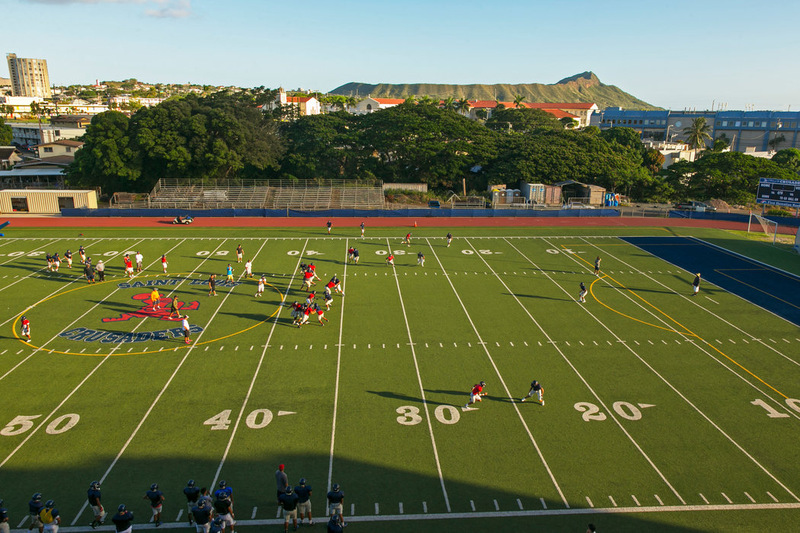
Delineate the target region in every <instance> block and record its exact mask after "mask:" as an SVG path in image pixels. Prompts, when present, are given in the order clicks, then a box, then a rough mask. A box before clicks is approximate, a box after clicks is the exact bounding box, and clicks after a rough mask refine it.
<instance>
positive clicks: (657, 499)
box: [653, 494, 664, 506]
mask: <svg viewBox="0 0 800 533" xmlns="http://www.w3.org/2000/svg"><path fill="white" fill-rule="evenodd" d="M653 496H655V497H656V501H657V502H658V505H661V506H663V505H664V502H662V501H661V498H659V497H658V494H653Z"/></svg>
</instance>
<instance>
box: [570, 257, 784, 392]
mask: <svg viewBox="0 0 800 533" xmlns="http://www.w3.org/2000/svg"><path fill="white" fill-rule="evenodd" d="M564 246H565V245H562V247H564ZM578 259H580V260H581V261H583V262H584V263H586V264H587V265H590V266H591V263H589V262H588V261H586V260H585V259H583V258H582V257H580V256H578ZM602 278H608V279H610V280H612V281H613V282H614V283H616V284H617V285H618V286H619V287H621V288H624V289H625V290H627V291H628V292H629V293H631V294H632V295H634V296H635V297H637V298H639V300H641V301H642V302H644V303H646V304H647V305H649V306H650V307H652V308H653V309H654V310H656V311H657V312H659V313H661V314H662V315H664V316H665V317H666V318H668V319H669V320H671V321H672V322H674V323H675V324H677V325H678V326H680V327H681V328H683V329H684V330H685V333H682V332H680V331H677V330H674V329H670V328H665V327H662V326H658V325H655V324H650V323H649V322H644V321H643V320H639V319H637V318H633V317H632V316H629V315H626V314H625V313H622V312H620V311H617V310H616V309H614V308H612V307H609V306H608V305H606V304H604V303H603V302H602V301H600V300H599V299H598V298H597V296H595V294H594V291H593V290H592V287H593V286H594V284H595V283H597V282H598V281H600V280H601V279H602ZM589 292H591V293H592V296H593V297H594V299H595V300H597V302H598V303H599V304H600V305H602V306H603V307H605V308H606V309H608V310H609V311H612V312H614V313H617V314H618V315H621V316H624V317H625V318H629V319H631V320H633V321H635V322H639V323H640V324H645V325H648V326H652V327H654V328H657V329H662V330H664V331H671V332H673V333H677V334H678V335H685V336H687V337H694V338H696V339H697V340H699V341H700V342H702V343H703V344H705V345H706V346H708V347H709V348H711V349H712V350H714V351H715V352H717V353H718V354H720V355H721V356H722V357H724V358H725V359H727V360H728V361H730V362H731V363H733V364H734V365H736V366H738V367H739V368H740V369H742V370H743V371H745V372H747V373H748V374H750V375H751V376H752V377H753V378H755V379H757V380H758V381H760V382H761V383H762V384H764V385H765V386H766V387H769V388H770V389H772V390H773V391H774V392H775V393H777V394H778V395H780V396H782V397H783V398H784V399H788V398H789V397H788V396H787V395H785V394H784V393H782V392H781V391H779V390H778V389H776V388H775V387H773V386H772V385H770V384H769V383H767V382H766V381H764V380H763V379H761V378H760V377H758V376H757V375H756V374H754V373H753V372H751V371H750V370H748V369H747V368H745V367H744V366H742V365H741V364H740V363H738V362H737V361H736V360H734V359H733V358H732V357H730V356H729V355H727V354H726V353H725V352H723V351H722V350H720V349H719V348H717V347H716V346H714V345H713V344H711V343H710V342H708V341H707V340H705V339H704V338H702V337H701V336H699V335H698V334H696V333H694V332H693V331H692V330H690V329H689V328H687V327H686V326H684V325H683V324H681V323H680V322H678V321H677V320H675V319H674V318H672V317H671V316H669V315H668V314H667V313H665V312H664V311H662V310H661V309H659V308H658V307H656V306H655V305H653V304H651V303H650V302H648V301H647V300H645V299H644V298H642V297H641V296H640V295H639V294H637V293H635V292H633V291H632V290H631V289H628V288H626V287H625V286H624V285H622V284H621V283H620V282H618V281H617V280H615V279H614V278H612V277H611V276H608V275H606V274H603V275H602V276H601V277H599V278H597V279H595V280H594V281H593V282H592V283H590V284H589Z"/></svg>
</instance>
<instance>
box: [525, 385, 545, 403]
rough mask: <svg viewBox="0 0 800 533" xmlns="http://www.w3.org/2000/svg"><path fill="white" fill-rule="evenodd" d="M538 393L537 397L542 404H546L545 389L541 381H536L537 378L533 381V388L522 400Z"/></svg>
mask: <svg viewBox="0 0 800 533" xmlns="http://www.w3.org/2000/svg"><path fill="white" fill-rule="evenodd" d="M534 394H536V399H537V400H538V401H539V403H540V404H542V405H544V389H543V388H542V385H541V383H539V382H538V381H536V380H535V379H534V380H533V381H531V390H529V391H528V395H527V396H525V397H524V398H523V399H521V400H520V401H521V402H524V401H525V400H527V399H528V398H530V397H531V396H533V395H534Z"/></svg>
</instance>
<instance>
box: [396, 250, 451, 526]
mask: <svg viewBox="0 0 800 533" xmlns="http://www.w3.org/2000/svg"><path fill="white" fill-rule="evenodd" d="M426 242H428V246H430V242H429V241H426ZM386 246H387V248H388V250H389V253H390V254H391V253H392V245H391V244H390V243H389V239H388V238H387V239H386ZM392 275H393V276H394V281H395V284H396V285H397V296H398V297H399V298H400V308H401V309H402V310H403V320H404V321H405V325H406V334H407V335H408V344H409V347H410V348H411V357H412V358H413V359H414V371H415V372H416V373H417V384H418V385H419V393H420V396H421V397H422V406H423V407H424V408H425V420H426V422H427V424H428V434H429V435H430V436H431V447H432V448H433V458H434V460H435V461H436V472H437V473H438V474H439V484H440V485H441V486H442V495H443V496H444V503H445V508H446V509H447V512H450V498H449V497H448V496H447V487H445V484H444V475H443V474H442V463H441V461H439V450H438V449H437V447H436V437H434V435H433V423H432V422H431V418H432V417H431V411H430V406H429V405H428V398H427V397H426V396H425V387H423V386H422V376H421V375H420V373H419V362H418V361H417V351H416V349H415V348H414V339H413V337H412V336H411V326H409V324H408V315H407V314H406V304H405V302H404V301H403V292H402V291H401V290H400V278H399V276H398V275H397V269H396V268H395V266H394V265H392Z"/></svg>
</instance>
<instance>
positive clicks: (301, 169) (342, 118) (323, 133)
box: [280, 111, 360, 179]
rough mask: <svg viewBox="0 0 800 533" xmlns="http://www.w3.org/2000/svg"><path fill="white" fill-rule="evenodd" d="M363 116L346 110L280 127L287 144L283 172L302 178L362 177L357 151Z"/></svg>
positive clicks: (308, 117) (300, 119)
mask: <svg viewBox="0 0 800 533" xmlns="http://www.w3.org/2000/svg"><path fill="white" fill-rule="evenodd" d="M359 120H360V118H359V117H357V116H354V115H351V114H350V113H346V112H343V111H339V112H336V113H330V114H327V115H312V116H307V117H301V118H299V119H298V120H295V121H293V122H285V123H283V124H282V125H281V127H280V134H281V138H282V139H283V140H284V141H285V143H286V148H287V149H286V153H285V156H284V157H283V158H282V159H281V161H280V167H281V173H282V174H283V175H284V176H291V177H294V178H299V179H343V178H354V177H359V174H358V172H359V157H358V154H357V152H356V151H355V150H353V147H354V144H355V139H354V136H355V135H356V129H357V123H358V121H359Z"/></svg>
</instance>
